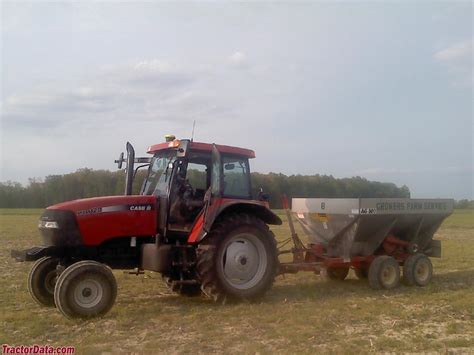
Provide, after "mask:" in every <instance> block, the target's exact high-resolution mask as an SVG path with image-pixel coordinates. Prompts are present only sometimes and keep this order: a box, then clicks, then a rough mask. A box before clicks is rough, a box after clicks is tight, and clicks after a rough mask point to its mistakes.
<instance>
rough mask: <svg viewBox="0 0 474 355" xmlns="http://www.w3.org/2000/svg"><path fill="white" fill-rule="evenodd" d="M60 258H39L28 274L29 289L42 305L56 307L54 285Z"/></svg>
mask: <svg viewBox="0 0 474 355" xmlns="http://www.w3.org/2000/svg"><path fill="white" fill-rule="evenodd" d="M58 263H59V260H58V259H57V258H53V257H51V256H45V257H42V258H41V259H38V260H37V261H36V262H35V263H34V264H33V266H32V268H31V270H30V273H29V274H28V291H29V292H30V295H31V297H32V298H33V299H34V300H35V301H36V303H38V304H39V305H40V306H46V307H54V286H55V284H56V280H57V278H58V273H57V270H56V267H57V266H58Z"/></svg>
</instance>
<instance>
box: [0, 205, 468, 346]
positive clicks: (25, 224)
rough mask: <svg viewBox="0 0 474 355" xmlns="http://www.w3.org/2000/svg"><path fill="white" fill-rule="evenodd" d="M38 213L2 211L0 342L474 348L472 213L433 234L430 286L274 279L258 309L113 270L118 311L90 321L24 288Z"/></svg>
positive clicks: (283, 232)
mask: <svg viewBox="0 0 474 355" xmlns="http://www.w3.org/2000/svg"><path fill="white" fill-rule="evenodd" d="M40 213H41V210H11V209H10V210H0V238H1V239H2V241H3V248H2V249H1V250H0V272H2V285H1V288H0V311H1V312H0V343H7V344H10V345H21V344H24V345H32V344H48V345H73V346H76V347H77V349H78V350H79V351H80V352H87V353H88V352H93V353H96V352H101V353H115V352H148V351H149V352H165V353H175V352H183V353H195V352H199V353H205V352H206V353H207V352H219V353H222V352H231V353H232V352H244V353H274V352H276V353H314V352H331V353H333V352H336V353H356V352H364V353H365V352H460V353H469V352H474V337H473V334H474V323H473V319H474V297H473V294H474V293H473V291H474V224H473V223H474V221H473V213H472V211H462V210H457V211H455V213H454V214H453V215H452V216H451V217H449V218H448V219H447V220H446V221H445V223H444V224H443V225H442V227H441V228H440V230H439V231H438V232H437V234H436V238H437V239H440V240H442V242H443V258H441V259H433V264H434V268H435V275H434V277H433V282H432V283H431V284H430V285H429V286H427V287H424V288H419V287H406V286H401V287H399V288H397V289H395V290H391V291H374V290H371V289H370V288H369V287H368V285H367V283H366V282H363V281H359V280H357V279H356V278H355V276H354V275H353V274H352V272H351V274H350V275H349V278H348V279H347V280H346V281H344V282H341V283H336V282H323V281H322V280H320V279H319V277H317V276H315V275H313V274H312V273H300V274H296V275H287V276H285V277H282V276H280V277H278V278H277V280H276V282H275V285H274V287H273V288H272V290H271V291H270V292H269V293H268V295H267V296H266V297H265V299H264V300H262V301H261V302H260V303H255V304H250V303H239V304H227V305H223V306H222V305H215V304H213V303H212V302H210V301H208V300H207V299H205V298H201V297H198V298H183V297H179V296H175V295H173V294H171V293H170V292H169V291H168V290H167V289H166V287H164V285H163V284H162V283H161V279H160V276H159V275H158V274H155V273H148V272H147V273H146V274H145V275H144V276H143V275H141V276H138V277H137V276H134V275H129V274H124V273H123V272H121V271H119V270H117V271H114V273H115V275H116V277H117V280H118V285H119V293H118V297H117V302H116V304H115V306H114V308H113V309H112V310H111V312H110V313H109V314H108V315H107V316H105V317H104V318H101V319H96V320H91V321H86V322H85V321H68V320H66V319H65V318H63V317H62V316H61V315H60V314H59V312H58V311H56V310H55V309H54V308H53V309H48V308H41V307H39V306H38V305H37V304H36V303H34V301H33V300H32V299H31V298H30V296H29V295H28V291H27V288H26V276H27V273H28V271H29V268H30V267H31V264H29V263H16V262H14V261H13V260H12V259H11V258H10V256H9V250H10V249H15V248H17V249H19V248H26V247H29V246H32V245H35V244H36V243H38V241H39V239H38V234H37V230H36V226H37V220H38V217H39V214H40ZM278 213H279V214H282V212H281V211H278ZM273 231H274V232H275V234H276V235H277V237H278V238H279V239H280V240H281V239H283V238H285V237H286V236H288V235H289V232H288V227H287V225H286V224H285V225H283V226H277V227H275V228H273ZM298 232H299V233H300V234H302V232H301V231H298Z"/></svg>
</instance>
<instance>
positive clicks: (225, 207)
mask: <svg viewBox="0 0 474 355" xmlns="http://www.w3.org/2000/svg"><path fill="white" fill-rule="evenodd" d="M234 213H247V214H250V215H253V216H256V217H258V218H260V219H261V220H262V221H263V222H265V223H266V224H272V225H281V224H282V220H281V219H280V217H278V216H277V215H276V214H275V213H273V212H272V211H271V210H270V209H269V208H267V207H266V206H265V205H264V204H262V203H260V202H257V201H234V200H233V201H225V199H222V200H221V201H219V208H218V211H217V213H215V215H214V218H213V220H212V221H207V223H206V225H209V226H210V228H209V229H208V230H205V229H204V228H205V224H204V218H205V214H204V213H201V214H200V215H199V216H198V217H197V219H196V222H195V223H194V226H193V228H192V230H191V233H190V235H189V238H188V243H198V242H200V241H202V240H203V239H204V238H205V237H206V236H207V233H208V232H209V231H210V230H211V229H212V226H213V225H214V223H215V222H216V221H218V220H219V219H221V218H225V216H227V215H230V214H234ZM208 217H209V216H208Z"/></svg>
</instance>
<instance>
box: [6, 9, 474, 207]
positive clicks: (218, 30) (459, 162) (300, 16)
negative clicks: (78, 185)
mask: <svg viewBox="0 0 474 355" xmlns="http://www.w3.org/2000/svg"><path fill="white" fill-rule="evenodd" d="M0 11H1V48H0V49H1V63H0V68H1V73H0V74H1V89H0V110H1V111H0V112H1V122H0V133H1V134H0V140H1V144H0V168H1V169H0V181H8V180H11V181H19V182H21V183H24V184H25V183H27V182H28V179H29V178H42V177H45V176H47V175H51V174H63V173H68V172H73V171H75V170H77V169H79V168H84V167H89V168H94V169H110V170H115V169H116V165H115V164H114V163H113V160H114V159H116V158H117V157H118V155H119V153H120V152H121V151H123V150H124V147H125V143H126V141H127V140H128V141H130V142H131V143H132V144H133V145H134V146H135V150H136V152H137V155H138V156H141V155H142V156H143V155H146V149H147V147H148V146H150V145H151V144H154V143H159V142H162V141H163V140H164V138H163V137H164V135H165V134H169V133H172V134H175V135H176V136H177V137H178V138H190V136H191V132H192V126H193V121H196V129H195V136H194V139H195V140H196V141H204V142H210V143H213V142H214V143H219V144H228V145H235V146H240V147H246V148H251V149H253V150H255V151H256V155H257V158H256V159H255V160H253V161H252V170H253V171H258V172H263V173H267V172H281V173H284V174H287V175H290V174H327V175H333V176H335V177H351V176H362V177H365V178H367V179H369V180H377V181H385V182H394V183H396V184H397V185H399V186H401V185H404V184H405V185H407V186H408V187H409V188H410V191H411V193H412V197H419V198H425V197H428V198H429V197H432V198H436V197H447V198H455V199H462V198H469V199H472V198H473V185H474V183H473V166H474V162H473V145H472V140H473V131H474V126H473V115H472V103H473V96H472V87H473V82H474V80H473V73H472V65H473V57H472V47H473V34H472V28H473V27H472V25H473V23H472V4H471V2H469V1H466V2H434V1H417V2H406V1H399V2H397V1H390V2H384V1H379V2H377V1H370V2H363V1H359V2H298V3H294V2H278V3H272V2H260V3H236V2H205V3H204V2H203V3H200V2H174V3H164V2H160V3H158V2H129V3H127V2H122V3H118V2H113V1H108V2H91V1H81V2H52V3H45V2H31V3H30V2H18V1H14V2H8V1H3V2H1V8H0Z"/></svg>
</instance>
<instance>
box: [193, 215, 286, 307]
mask: <svg viewBox="0 0 474 355" xmlns="http://www.w3.org/2000/svg"><path fill="white" fill-rule="evenodd" d="M277 266H278V259H277V250H276V241H275V236H274V235H273V233H272V232H271V231H270V230H269V228H268V226H267V225H266V224H265V223H264V222H263V221H262V220H260V219H258V218H256V217H254V216H250V215H247V214H235V215H230V216H227V217H226V218H225V219H223V220H221V221H219V222H217V223H216V225H215V226H214V227H213V229H212V231H211V232H210V235H209V236H208V237H207V239H205V240H204V241H203V243H202V244H201V245H200V246H199V247H198V249H197V271H198V275H199V279H200V281H201V289H202V291H203V292H204V294H206V295H207V296H209V297H210V298H212V299H213V300H214V301H216V302H224V301H225V300H226V299H227V298H230V299H241V300H242V299H244V300H255V299H258V298H260V297H262V296H263V295H264V294H265V292H267V291H268V290H269V289H270V288H271V286H272V284H273V280H274V278H275V274H276V271H277Z"/></svg>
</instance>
